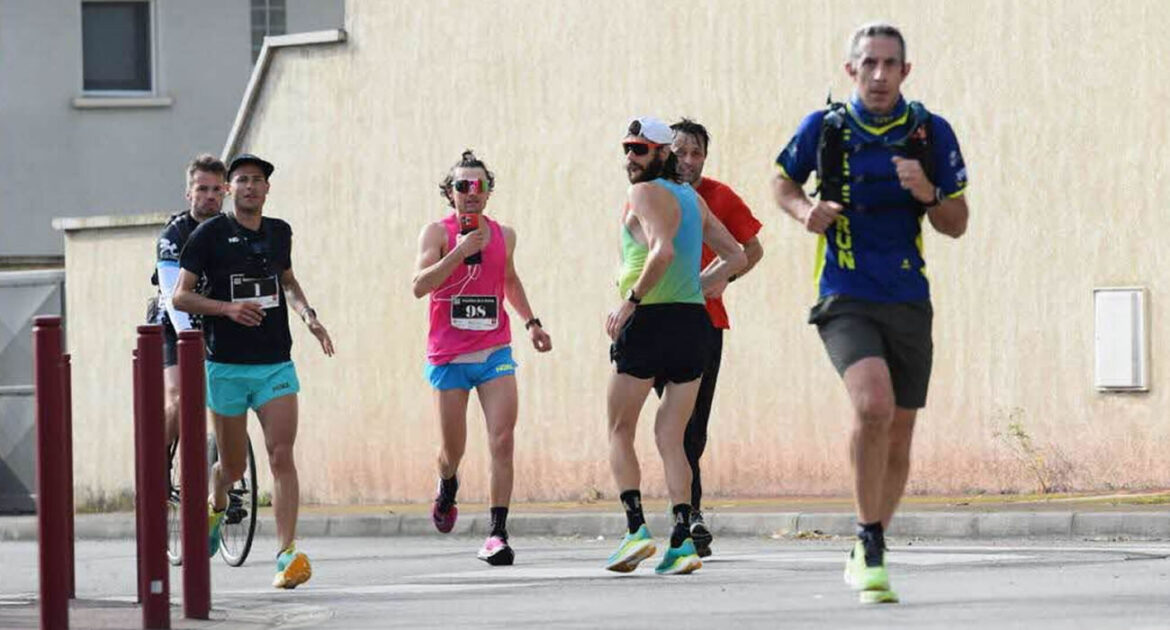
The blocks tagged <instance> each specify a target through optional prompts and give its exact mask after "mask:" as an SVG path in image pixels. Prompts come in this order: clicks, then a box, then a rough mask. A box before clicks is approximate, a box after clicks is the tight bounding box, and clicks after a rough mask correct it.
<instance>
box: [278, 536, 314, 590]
mask: <svg viewBox="0 0 1170 630" xmlns="http://www.w3.org/2000/svg"><path fill="white" fill-rule="evenodd" d="M311 577H313V567H311V566H310V565H309V556H306V555H305V554H304V553H303V552H300V551H297V546H296V545H295V544H294V545H292V546H290V547H289V548H288V549H285V550H284V551H282V552H280V554H279V555H277V556H276V577H275V578H273V579H272V586H274V587H276V588H296V587H298V586H300V585H301V584H304V583H305V582H308V581H309V578H311Z"/></svg>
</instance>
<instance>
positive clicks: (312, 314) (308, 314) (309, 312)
mask: <svg viewBox="0 0 1170 630" xmlns="http://www.w3.org/2000/svg"><path fill="white" fill-rule="evenodd" d="M310 318H312V319H317V311H316V309H314V308H313V307H312V306H307V307H305V310H303V311H301V321H303V322H305V323H306V324H307V323H309V319H310Z"/></svg>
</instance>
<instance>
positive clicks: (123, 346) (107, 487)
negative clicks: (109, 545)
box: [65, 215, 165, 505]
mask: <svg viewBox="0 0 1170 630" xmlns="http://www.w3.org/2000/svg"><path fill="white" fill-rule="evenodd" d="M162 217H165V215H157V216H156V217H155V218H150V217H146V218H143V219H130V218H124V219H122V220H121V223H124V224H126V225H124V226H123V227H111V228H99V229H76V230H75V229H70V230H69V231H66V233H65V317H66V337H67V339H66V347H67V349H68V352H70V353H71V354H72V357H71V358H70V360H71V363H72V365H73V453H74V456H73V475H74V487H75V496H76V500H77V502H78V503H79V504H82V505H85V504H101V503H102V502H106V501H110V500H112V499H115V498H116V497H117V496H118V495H119V494H123V493H125V492H127V491H131V490H132V489H133V488H134V398H133V386H132V376H131V366H132V360H131V352H132V351H133V350H134V348H135V344H136V343H137V338H136V332H135V330H136V328H137V326H138V325H140V324H142V323H143V322H144V321H145V316H146V300H147V299H148V298H149V297H150V296H151V295H152V292H151V289H150V284H149V279H150V273H151V269H152V268H153V263H154V243H155V240H156V239H157V238H158V233H159V231H160V230H161V229H162V221H161V218H162Z"/></svg>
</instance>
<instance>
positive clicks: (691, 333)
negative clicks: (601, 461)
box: [605, 117, 747, 575]
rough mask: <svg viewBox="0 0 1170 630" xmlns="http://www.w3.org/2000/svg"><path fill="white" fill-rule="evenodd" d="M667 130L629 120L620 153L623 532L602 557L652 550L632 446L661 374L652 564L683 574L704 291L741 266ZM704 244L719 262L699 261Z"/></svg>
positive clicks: (616, 394) (614, 442) (631, 557)
mask: <svg viewBox="0 0 1170 630" xmlns="http://www.w3.org/2000/svg"><path fill="white" fill-rule="evenodd" d="M673 140H674V132H673V131H671V129H670V127H669V126H667V125H666V123H664V122H662V121H661V120H659V119H657V118H653V117H642V118H637V119H635V120H633V121H631V122H630V125H629V128H628V130H627V134H626V137H625V139H624V140H623V141H622V152H623V153H624V154H625V157H626V174H627V176H628V178H629V180H630V184H631V186H630V188H629V191H628V193H627V200H626V203H625V206H624V207H623V209H622V215H621V232H620V236H621V244H622V266H621V273H620V275H619V276H618V289H619V291H620V295H621V302H620V303H619V305H618V306H617V308H615V309H614V310H613V311H612V312H611V313H610V314H609V317H608V319H607V320H606V333H607V334H609V337H610V339H612V340H613V344H612V345H611V346H610V359H611V360H612V361H613V363H614V364H615V366H616V369H615V370H614V373H613V375H612V376H611V377H610V380H609V391H608V411H609V444H610V449H609V463H610V467H611V468H612V470H613V475H614V479H615V481H616V482H617V486H618V491H619V492H620V493H621V494H620V496H621V502H622V506H623V507H624V508H625V511H626V524H627V532H626V535H625V538H624V539H623V540H622V543H621V545H620V546H619V547H618V549H617V551H615V552H614V553H613V554H612V555H611V556H610V557H609V560H608V561H607V562H606V567H605V568H607V569H609V570H610V571H617V572H621V573H625V572H629V571H633V570H634V569H635V568H636V567H637V566H638V563H639V562H641V561H642V560H645V559H646V558H648V557H650V556H651V555H653V554H654V552H655V547H654V539H653V538H652V537H651V536H650V532H649V530H648V529H647V528H646V519H645V516H644V515H643V513H642V495H641V488H640V486H641V469H640V468H639V466H638V456H637V453H636V452H635V450H634V432H635V429H636V427H637V424H638V414H639V412H640V411H641V409H642V405H643V403H645V401H646V396H647V395H648V394H649V393H650V390H651V388H653V387H654V383H655V380H656V379H657V380H660V381H662V382H665V388H664V391H663V395H662V402H661V404H660V405H659V407H658V415H657V418H656V420H655V426H654V434H655V439H656V441H657V444H658V452H659V454H660V455H661V456H662V463H663V468H664V469H665V471H666V485H667V491H668V493H669V494H670V501H671V504H672V505H673V513H674V520H675V523H674V529H673V531H672V532H671V536H670V545H669V548H668V549H667V550H666V553H665V554H664V555H663V558H662V561H661V562H660V563H659V565H658V567H657V568H656V569H655V571H656V572H657V573H659V574H663V575H677V574H683V573H690V572H692V571H694V570H695V569H698V568H699V567H701V566H702V564H703V563H702V561H700V560H699V556H698V555H697V553H696V551H695V544H694V541H692V540H691V538H690V514H691V505H690V503H691V468H690V464H689V463H688V462H687V457H686V452H685V451H684V449H683V433H684V432H685V430H686V425H687V420H688V418H690V415H691V410H692V409H693V408H694V406H695V397H696V396H697V395H698V392H699V381H700V377H701V376H702V375H703V368H704V366H705V364H706V355H707V351H708V347H707V346H708V342H707V339H708V335H707V334H706V331H707V329H709V328H710V327H711V323H710V319H709V318H708V316H707V310H706V307H705V303H706V301H705V299H704V298H703V289H702V286H703V282H704V280H703V279H702V278H701V277H700V276H701V273H702V274H706V275H711V276H713V277H712V278H709V279H707V282H711V281H712V280H714V281H719V282H726V281H727V278H728V277H730V276H731V275H732V274H734V273H736V272H738V271H740V270H741V269H742V268H743V267H744V266H746V265H747V257H746V256H745V255H744V253H743V249H742V248H741V247H740V246H739V243H737V242H736V240H735V238H733V237H732V236H731V233H730V232H728V231H727V228H725V227H724V226H723V224H722V223H720V222H719V220H718V219H716V218H715V217H714V215H712V214H711V212H710V210H709V209H708V208H707V205H706V204H705V203H704V202H703V200H702V198H700V197H699V196H698V194H696V193H695V191H694V189H692V188H691V187H690V186H688V185H686V184H684V183H682V182H681V178H680V176H679V173H678V161H677V158H676V157H675V155H674V153H673V152H671V148H670V145H671V142H672V141H673ZM703 243H706V244H707V246H708V247H710V248H711V249H712V250H713V251H714V252H715V253H716V255H718V256H719V258H720V262H719V263H716V264H715V265H712V266H711V267H708V269H707V270H706V271H704V270H702V269H701V268H700V259H701V256H702V247H703Z"/></svg>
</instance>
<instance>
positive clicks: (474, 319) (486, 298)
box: [451, 295, 500, 330]
mask: <svg viewBox="0 0 1170 630" xmlns="http://www.w3.org/2000/svg"><path fill="white" fill-rule="evenodd" d="M499 306H500V303H499V300H497V299H496V296H494V295H459V296H456V297H453V298H451V326H452V327H453V328H458V329H459V330H495V329H496V327H497V326H499V325H500V320H499V317H498V313H499Z"/></svg>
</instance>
